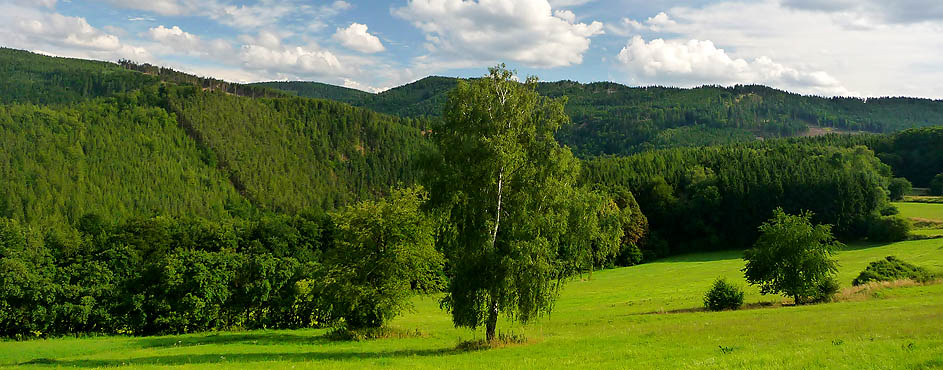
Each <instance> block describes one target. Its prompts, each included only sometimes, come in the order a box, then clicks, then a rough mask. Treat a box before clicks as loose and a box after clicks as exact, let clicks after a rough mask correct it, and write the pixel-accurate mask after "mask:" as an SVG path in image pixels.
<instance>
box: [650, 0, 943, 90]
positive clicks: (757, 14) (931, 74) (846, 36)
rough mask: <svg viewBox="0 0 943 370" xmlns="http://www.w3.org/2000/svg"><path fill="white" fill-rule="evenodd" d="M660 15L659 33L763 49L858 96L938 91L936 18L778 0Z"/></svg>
mask: <svg viewBox="0 0 943 370" xmlns="http://www.w3.org/2000/svg"><path fill="white" fill-rule="evenodd" d="M665 13H666V14H667V15H668V19H670V20H672V21H674V24H673V25H670V26H665V27H664V29H663V30H662V32H664V33H666V34H668V35H670V37H671V38H678V39H697V40H712V41H713V42H714V43H715V45H717V47H719V48H724V49H726V50H727V53H728V54H729V55H730V57H731V58H734V59H736V58H742V59H745V60H753V59H755V58H757V57H758V56H763V55H765V56H767V57H769V58H770V59H771V60H774V61H775V62H776V63H779V64H782V65H784V66H790V67H792V68H794V69H796V70H799V71H824V72H827V73H828V75H830V76H832V77H834V78H835V79H837V80H839V81H841V82H842V84H843V85H844V86H845V87H846V88H848V90H851V91H853V92H856V93H858V94H861V95H863V96H922V97H935V98H941V97H943V93H941V92H940V89H939V86H940V85H941V84H943V70H941V69H940V68H939V67H938V66H940V65H943V52H941V50H943V37H940V35H943V22H915V23H907V24H904V23H887V22H886V21H885V20H882V19H880V18H862V17H859V16H858V15H856V14H853V13H848V12H842V11H833V12H828V11H824V10H822V11H810V10H803V9H796V8H795V7H785V6H783V5H782V4H781V3H780V1H779V0H762V1H751V2H738V1H725V2H720V3H715V4H711V5H707V6H703V7H675V8H671V9H669V10H667V11H665ZM653 18H654V17H653ZM855 22H856V23H855Z"/></svg>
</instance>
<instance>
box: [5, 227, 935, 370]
mask: <svg viewBox="0 0 943 370" xmlns="http://www.w3.org/2000/svg"><path fill="white" fill-rule="evenodd" d="M887 255H895V256H898V257H899V258H901V259H904V260H906V261H911V262H913V263H916V264H918V265H921V266H924V267H927V268H930V269H932V270H936V271H943V240H920V241H908V242H901V243H894V244H889V245H881V246H874V245H852V246H849V247H848V248H847V249H846V250H844V251H841V252H840V253H838V255H837V257H838V260H839V264H840V272H839V274H838V279H839V281H840V282H841V284H842V285H843V286H844V287H848V286H850V285H851V280H852V279H853V278H854V277H855V276H857V274H858V273H859V272H860V271H861V270H862V269H864V267H865V266H866V265H867V264H868V263H869V262H871V261H874V260H877V259H880V258H883V257H884V256H887ZM742 266H743V261H742V260H741V259H740V253H739V252H717V253H703V254H692V255H685V256H679V257H675V258H670V259H666V260H662V261H658V262H654V263H649V264H644V265H640V266H634V267H629V268H620V269H613V270H605V271H597V272H595V273H594V274H592V276H584V278H583V279H577V280H574V281H571V282H570V283H569V284H568V285H567V286H566V288H565V289H564V290H563V292H562V294H561V296H560V298H559V300H558V302H557V305H556V307H555V308H554V311H553V314H552V315H550V316H548V317H544V318H543V319H542V320H540V321H539V322H537V323H534V324H532V325H529V326H520V325H510V324H508V323H507V322H502V323H501V324H500V325H499V331H502V332H504V333H507V334H514V335H519V336H525V337H526V338H527V343H525V344H521V345H513V346H506V347H503V348H498V349H491V350H483V351H466V350H460V349H457V348H456V347H457V345H458V344H459V343H461V342H464V341H468V340H474V339H480V338H481V337H482V333H480V332H473V331H470V330H465V329H455V328H453V327H452V324H451V321H450V319H449V317H448V315H447V314H446V313H445V312H443V311H442V310H440V309H439V307H438V302H437V299H436V297H423V298H420V299H417V300H416V309H415V311H414V312H412V313H410V314H407V315H405V316H403V317H400V318H398V319H396V320H395V321H394V322H393V324H392V326H393V327H395V328H398V329H399V330H405V331H418V332H419V333H422V335H416V336H402V337H397V338H390V339H377V340H368V341H359V342H358V341H333V340H330V339H328V336H326V335H325V334H326V333H327V331H326V330H295V331H253V332H241V333H240V332H224V333H206V334H196V335H183V336H166V337H148V338H130V337H101V338H80V339H76V338H60V339H49V340H36V341H29V342H9V341H8V342H0V366H3V365H6V366H10V365H18V366H22V367H46V366H52V367H58V366H61V367H73V366H75V367H92V368H94V367H111V366H126V365H127V366H133V367H135V368H137V367H144V368H148V367H160V366H174V367H181V368H197V367H199V368H204V367H205V368H228V367H239V368H290V367H296V368H350V369H360V368H373V367H392V368H406V367H408V368H430V369H431V368H532V367H538V368H548V367H553V368H561V367H573V368H598V367H619V368H621V367H625V368H704V367H707V368H729V367H745V368H804V367H829V368H849V369H851V368H860V367H862V366H865V367H869V368H897V367H913V366H918V367H919V366H927V367H933V366H940V365H943V362H941V359H943V332H941V331H940V330H939V328H940V327H943V285H929V286H901V287H895V288H891V289H884V290H880V291H877V292H875V293H873V295H875V296H876V297H871V296H869V297H868V298H867V299H864V300H853V301H850V302H841V303H830V304H822V305H813V306H801V307H791V306H783V307H773V308H759V309H749V310H741V311H731V312H718V313H711V312H699V311H695V310H690V309H697V308H699V307H700V306H701V304H702V303H701V297H702V295H703V293H704V292H705V291H706V290H707V289H708V288H709V287H710V284H711V283H712V282H713V280H714V279H715V278H716V277H720V276H724V277H727V278H728V279H730V280H731V281H734V282H737V283H738V284H740V285H742V286H744V287H745V291H746V293H747V294H746V302H747V303H748V304H749V303H757V302H780V301H785V302H788V299H786V298H783V297H780V296H761V295H760V294H759V292H758V291H757V290H756V289H754V288H752V287H749V286H746V284H745V282H744V281H743V278H742V273H741V272H740V269H741V268H742ZM754 306H755V305H754ZM671 311H682V312H683V313H667V314H657V313H656V314H652V312H671ZM686 311H695V312H686Z"/></svg>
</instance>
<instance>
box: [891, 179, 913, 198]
mask: <svg viewBox="0 0 943 370" xmlns="http://www.w3.org/2000/svg"><path fill="white" fill-rule="evenodd" d="M911 189H913V184H911V183H910V181H907V179H905V178H903V177H898V178H896V179H893V180H891V182H890V184H888V185H887V190H888V191H889V192H890V197H891V200H901V199H904V195H906V194H907V193H909V192H910V190H911Z"/></svg>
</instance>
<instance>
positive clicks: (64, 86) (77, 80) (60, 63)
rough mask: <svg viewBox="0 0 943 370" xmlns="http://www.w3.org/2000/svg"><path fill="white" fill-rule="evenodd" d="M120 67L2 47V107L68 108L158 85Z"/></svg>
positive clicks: (0, 86) (143, 75)
mask: <svg viewBox="0 0 943 370" xmlns="http://www.w3.org/2000/svg"><path fill="white" fill-rule="evenodd" d="M158 82H159V81H158V79H157V78H156V77H154V76H148V75H146V74H143V73H136V72H132V71H129V70H126V69H124V68H121V67H119V66H118V65H117V64H114V63H108V62H97V61H91V60H82V59H71V58H58V57H49V56H45V55H40V54H34V53H30V52H28V51H22V50H15V49H8V48H2V47H0V104H10V103H32V104H68V103H74V102H79V101H83V100H88V99H92V98H96V97H102V96H110V95H113V94H117V93H124V92H131V91H134V90H138V89H140V88H142V87H145V86H154V85H156V84H157V83H158Z"/></svg>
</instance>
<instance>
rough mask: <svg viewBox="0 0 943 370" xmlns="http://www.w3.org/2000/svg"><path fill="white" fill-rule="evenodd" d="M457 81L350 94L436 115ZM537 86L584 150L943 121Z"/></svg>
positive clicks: (707, 94)
mask: <svg viewBox="0 0 943 370" xmlns="http://www.w3.org/2000/svg"><path fill="white" fill-rule="evenodd" d="M457 81H458V79H455V78H447V77H428V78H425V79H422V80H419V81H416V82H413V83H410V84H407V85H404V86H400V87H397V88H393V89H390V90H388V91H385V92H382V93H379V94H373V95H369V94H368V95H365V96H358V97H356V98H351V99H349V100H346V101H347V102H349V103H351V104H353V105H357V106H362V107H366V108H369V109H371V110H375V111H378V112H383V113H388V114H394V115H399V116H410V117H417V116H432V117H437V116H440V115H441V111H442V107H443V104H444V102H445V99H446V93H447V92H448V91H449V90H450V89H451V88H452V87H454V86H455V84H456V83H457ZM304 84H305V83H296V84H293V85H292V88H291V91H293V92H295V93H298V94H299V95H302V96H304V95H306V94H307V95H309V96H312V97H319V96H325V95H328V94H330V92H329V91H330V90H331V89H335V88H336V87H326V86H324V85H323V84H309V85H308V86H305V87H302V86H304ZM263 86H270V87H276V88H278V86H273V85H263ZM537 90H538V91H539V92H540V93H541V94H542V95H546V96H551V97H558V96H567V97H568V99H569V100H568V102H567V105H566V111H567V113H568V114H569V116H570V118H571V120H572V121H573V125H572V126H570V127H567V128H565V129H564V130H561V132H560V133H559V134H558V139H559V140H560V141H561V142H563V143H565V144H567V145H569V146H570V147H572V148H573V150H574V151H575V152H576V153H577V154H578V155H581V156H584V157H585V156H591V155H600V154H615V155H625V154H631V153H637V152H642V151H645V150H650V149H658V148H668V147H677V146H703V145H716V144H727V143H734V142H746V141H753V140H756V138H758V137H759V138H770V137H784V136H798V135H803V134H808V133H810V132H811V133H815V132H825V131H824V130H821V128H823V127H825V128H831V129H837V130H842V131H847V132H857V131H865V132H878V133H887V132H896V131H900V130H903V129H906V128H911V127H923V126H931V125H938V124H941V123H943V101H938V100H929V99H917V98H876V99H874V98H872V99H866V100H865V99H858V98H823V97H816V96H803V95H799V94H794V93H789V92H786V91H782V90H777V89H773V88H769V87H765V86H756V85H747V86H743V85H737V86H732V87H719V86H703V87H698V88H693V89H681V88H667V87H629V86H625V85H621V84H617V83H611V82H596V83H589V84H583V83H578V82H573V81H559V82H542V83H540V84H539V85H538V86H537ZM810 128H811V129H812V131H810Z"/></svg>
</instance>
